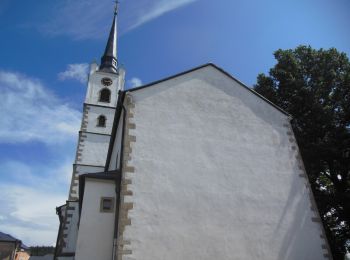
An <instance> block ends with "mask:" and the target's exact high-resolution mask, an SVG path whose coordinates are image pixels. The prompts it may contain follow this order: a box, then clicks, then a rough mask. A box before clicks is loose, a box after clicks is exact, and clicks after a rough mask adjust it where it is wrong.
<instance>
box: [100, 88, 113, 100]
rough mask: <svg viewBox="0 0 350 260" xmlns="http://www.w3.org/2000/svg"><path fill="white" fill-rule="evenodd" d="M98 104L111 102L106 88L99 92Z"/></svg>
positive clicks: (109, 92) (109, 93)
mask: <svg viewBox="0 0 350 260" xmlns="http://www.w3.org/2000/svg"><path fill="white" fill-rule="evenodd" d="M98 101H100V102H106V103H109V102H110V101H111V91H110V90H109V89H108V88H104V89H102V90H101V91H100V99H99V100H98Z"/></svg>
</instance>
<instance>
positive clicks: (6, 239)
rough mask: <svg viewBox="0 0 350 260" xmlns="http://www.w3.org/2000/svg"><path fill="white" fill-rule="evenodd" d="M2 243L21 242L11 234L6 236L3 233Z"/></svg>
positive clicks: (1, 234)
mask: <svg viewBox="0 0 350 260" xmlns="http://www.w3.org/2000/svg"><path fill="white" fill-rule="evenodd" d="M0 241H9V242H16V241H20V240H19V239H17V238H14V237H13V236H11V235H9V234H5V233H3V232H0Z"/></svg>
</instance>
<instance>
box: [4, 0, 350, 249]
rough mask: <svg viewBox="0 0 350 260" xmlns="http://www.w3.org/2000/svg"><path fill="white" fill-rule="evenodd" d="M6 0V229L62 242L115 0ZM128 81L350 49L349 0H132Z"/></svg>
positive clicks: (258, 66) (123, 30) (248, 69)
mask: <svg viewBox="0 0 350 260" xmlns="http://www.w3.org/2000/svg"><path fill="white" fill-rule="evenodd" d="M20 2H21V3H19V1H11V0H1V2H0V39H1V40H0V46H1V48H0V98H1V102H0V205H1V206H0V230H1V231H3V232H8V233H11V234H12V235H14V236H16V237H18V238H20V239H22V240H23V241H24V242H25V243H27V244H28V245H53V244H54V243H55V240H56V234H57V228H58V218H57V216H56V215H55V207H56V206H59V205H61V204H63V203H64V202H65V200H66V199H67V195H68V188H69V183H70V175H71V170H72V166H71V164H72V162H73V159H74V153H75V147H76V141H77V137H78V130H79V126H80V120H81V110H82V102H83V98H84V95H85V90H86V71H87V68H88V64H89V63H90V62H91V61H93V60H97V61H98V62H99V59H100V56H101V55H102V52H103V50H104V46H105V43H106V40H107V34H108V31H109V27H110V24H111V19H112V14H113V1H111V0H52V1H46V0H35V1H34V0H31V1H20ZM120 2H121V4H120V15H119V46H118V56H119V63H120V64H122V65H123V66H124V67H125V69H126V71H127V86H128V87H130V86H137V85H140V84H144V83H148V82H151V81H154V80H158V79H160V78H163V77H166V76H170V75H172V74H175V73H178V72H181V71H183V70H187V69H190V68H192V67H195V66H198V65H201V64H204V63H207V62H213V63H215V64H217V65H218V66H220V67H222V68H223V69H225V70H226V71H228V72H229V73H231V74H232V75H233V76H235V77H236V78H238V79H240V80H241V81H243V82H245V83H246V84H247V85H249V86H252V85H253V84H254V83H255V81H256V76H257V75H258V73H261V72H265V73H266V72H268V70H269V68H270V67H272V66H273V65H274V63H275V61H274V58H273V55H272V53H273V52H274V51H275V50H277V49H279V48H282V49H286V48H294V47H296V46H298V45H300V44H306V45H311V46H312V47H314V48H326V49H327V48H330V47H336V48H337V49H338V50H340V51H343V52H345V53H347V54H348V56H349V55H350V34H349V27H350V2H349V1H348V0H333V1H331V0H285V1H281V0H266V1H260V0H244V1H243V0H239V1H238V0H217V1H212V0H137V1H135V0H134V1H132V0H124V1H120Z"/></svg>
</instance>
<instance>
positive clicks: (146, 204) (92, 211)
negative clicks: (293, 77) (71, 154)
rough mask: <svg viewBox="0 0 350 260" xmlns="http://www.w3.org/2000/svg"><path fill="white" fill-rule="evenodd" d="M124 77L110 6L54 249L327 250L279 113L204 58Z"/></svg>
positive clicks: (162, 258)
mask: <svg viewBox="0 0 350 260" xmlns="http://www.w3.org/2000/svg"><path fill="white" fill-rule="evenodd" d="M124 81H125V71H124V69H122V68H121V67H119V66H118V60H117V15H116V13H115V14H114V19H113V23H112V26H111V30H110V34H109V38H108V42H107V45H106V49H105V52H104V54H103V56H102V58H101V63H100V64H99V65H98V64H96V63H93V64H91V67H90V72H89V79H88V84H87V85H88V86H87V92H86V98H85V102H84V104H83V118H82V123H81V129H80V131H79V136H78V144H77V151H76V157H75V162H74V164H73V173H72V180H71V186H70V191H69V196H68V200H67V201H66V203H65V204H64V205H62V206H60V207H57V208H56V211H57V215H58V217H59V220H60V227H59V231H58V236H57V243H56V252H55V259H59V260H63V259H65V260H72V259H76V260H97V259H98V260H112V259H113V260H180V259H181V260H182V259H188V260H198V259H202V260H213V259H220V260H224V259H225V260H228V259H237V260H240V259H244V260H245V259H265V260H278V259H289V260H293V259H295V260H302V259H305V260H312V259H315V260H320V259H332V256H331V253H330V250H329V246H328V242H327V239H326V237H325V233H324V229H323V226H322V222H321V219H320V216H319V212H318V209H317V207H316V204H315V201H314V198H313V194H312V191H311V188H310V185H309V181H308V178H307V175H306V172H305V169H304V166H303V161H302V158H301V156H300V153H299V150H298V145H297V143H296V140H295V137H294V134H293V130H292V128H291V124H290V120H291V117H290V115H288V114H287V113H286V112H284V111H283V110H282V109H280V108H279V107H277V106H276V105H274V104H273V103H271V102H270V101H268V100H267V99H265V98H264V97H262V96H260V95H259V94H257V93H256V92H254V91H253V90H252V89H251V88H249V87H247V86H245V85H244V84H243V83H242V82H240V81H239V80H237V79H236V78H234V77H233V76H231V75H230V74H228V73H227V72H225V71H224V70H223V69H221V68H219V67H217V66H216V65H214V64H211V63H209V64H205V65H202V66H199V67H196V68H193V69H190V70H188V71H185V72H181V73H179V74H176V75H173V76H170V77H168V78H165V79H161V80H159V81H156V82H153V83H150V84H147V85H144V86H141V87H137V88H132V89H124Z"/></svg>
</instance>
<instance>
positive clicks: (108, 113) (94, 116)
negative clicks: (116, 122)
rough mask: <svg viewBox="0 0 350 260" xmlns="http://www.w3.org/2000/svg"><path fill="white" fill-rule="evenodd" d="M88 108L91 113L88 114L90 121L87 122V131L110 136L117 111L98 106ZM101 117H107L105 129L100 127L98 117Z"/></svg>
mask: <svg viewBox="0 0 350 260" xmlns="http://www.w3.org/2000/svg"><path fill="white" fill-rule="evenodd" d="M88 107H89V113H88V117H89V120H87V123H86V127H85V131H87V132H94V133H101V134H110V133H111V129H112V125H113V119H114V111H115V109H114V108H106V107H98V106H88ZM101 115H103V116H105V117H106V126H105V127H101V126H98V117H99V116H101Z"/></svg>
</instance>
